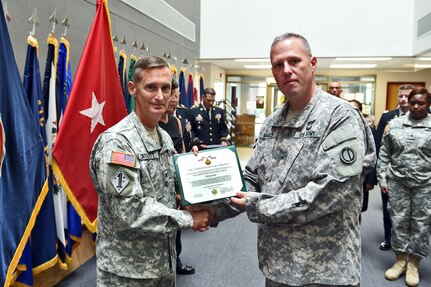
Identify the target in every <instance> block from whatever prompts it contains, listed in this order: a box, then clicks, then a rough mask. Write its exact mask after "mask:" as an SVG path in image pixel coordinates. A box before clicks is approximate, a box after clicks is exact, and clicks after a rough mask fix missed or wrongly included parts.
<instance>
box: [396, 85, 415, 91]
mask: <svg viewBox="0 0 431 287" xmlns="http://www.w3.org/2000/svg"><path fill="white" fill-rule="evenodd" d="M414 88H415V86H413V85H410V84H404V85H401V86H399V88H398V92H399V91H405V90H413V89H414Z"/></svg>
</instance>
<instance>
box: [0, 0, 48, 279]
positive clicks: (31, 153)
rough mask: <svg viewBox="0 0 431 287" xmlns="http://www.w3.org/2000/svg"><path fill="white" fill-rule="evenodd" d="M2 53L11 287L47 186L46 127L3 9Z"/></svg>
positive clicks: (1, 184) (2, 161) (5, 244)
mask: <svg viewBox="0 0 431 287" xmlns="http://www.w3.org/2000/svg"><path fill="white" fill-rule="evenodd" d="M0 4H1V6H3V4H2V3H1V0H0ZM0 50H1V53H0V81H1V83H2V84H1V85H0V196H1V199H0V202H1V204H0V236H1V238H2V243H1V252H0V282H2V284H3V286H9V285H10V284H11V283H12V282H13V280H14V279H15V278H16V276H17V273H16V270H17V266H18V261H19V259H20V258H21V255H22V253H23V250H24V247H25V245H26V244H27V242H28V239H29V237H30V233H31V231H32V229H33V226H34V223H35V218H36V216H37V214H38V212H39V210H40V208H41V205H42V202H43V201H44V199H45V196H46V192H47V182H46V167H45V155H44V143H43V140H42V137H41V135H40V126H39V125H38V124H36V123H35V118H34V116H33V113H32V111H31V109H30V105H29V103H28V101H27V99H26V94H25V91H24V87H23V84H22V82H21V78H20V75H19V72H18V67H17V65H16V62H15V56H14V54H13V49H12V45H11V42H10V37H9V31H8V29H7V26H6V22H5V17H4V12H3V9H0ZM17 219H19V220H17Z"/></svg>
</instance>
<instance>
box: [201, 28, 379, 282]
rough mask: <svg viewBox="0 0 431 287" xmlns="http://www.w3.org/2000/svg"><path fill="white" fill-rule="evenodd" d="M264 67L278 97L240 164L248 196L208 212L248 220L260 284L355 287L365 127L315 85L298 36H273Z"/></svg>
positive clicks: (368, 154)
mask: <svg viewBox="0 0 431 287" xmlns="http://www.w3.org/2000/svg"><path fill="white" fill-rule="evenodd" d="M271 64H272V72H273V75H274V78H275V80H276V82H277V85H278V87H279V88H280V90H281V91H282V92H283V94H284V95H286V97H287V99H288V102H287V103H286V104H285V105H284V106H283V107H281V108H280V109H278V110H277V111H275V112H274V113H273V114H272V115H271V116H269V117H268V118H267V119H266V120H265V122H264V123H263V125H262V129H261V131H260V134H259V138H258V140H257V143H256V147H255V150H254V153H253V156H252V157H251V159H250V161H249V162H248V163H247V165H246V168H245V180H246V183H247V186H248V192H238V193H237V196H238V197H239V198H231V201H232V202H231V203H230V204H226V203H216V204H213V205H211V206H209V207H208V210H210V212H211V213H212V215H213V216H214V218H215V221H220V220H223V219H225V218H228V217H232V216H235V215H236V214H238V213H239V212H241V211H244V210H245V211H246V212H247V215H248V217H249V219H250V220H251V221H252V222H256V223H258V257H259V267H260V269H261V270H262V272H263V274H264V276H265V277H266V286H316V285H318V286H338V285H342V286H357V285H359V284H360V265H361V264H360V256H361V250H360V234H359V213H360V210H361V206H362V181H363V179H364V175H365V174H366V172H367V171H369V170H371V169H372V168H373V167H374V165H375V162H376V156H375V145H374V142H373V138H372V134H371V131H370V129H369V128H368V125H367V123H366V122H365V119H364V118H363V117H362V116H361V115H360V113H359V111H357V110H355V109H354V108H353V107H351V106H350V105H349V103H348V102H347V101H344V100H341V99H339V98H337V97H334V96H332V95H329V94H328V93H326V92H323V91H322V90H321V89H320V88H319V87H317V85H316V83H315V80H314V72H315V70H316V66H317V59H316V58H315V57H313V56H312V54H311V50H310V47H309V45H308V42H307V40H306V39H305V38H303V37H302V36H300V35H297V34H291V33H288V34H283V35H280V36H278V37H277V38H275V40H274V42H273V45H272V47H271ZM211 207H212V209H211Z"/></svg>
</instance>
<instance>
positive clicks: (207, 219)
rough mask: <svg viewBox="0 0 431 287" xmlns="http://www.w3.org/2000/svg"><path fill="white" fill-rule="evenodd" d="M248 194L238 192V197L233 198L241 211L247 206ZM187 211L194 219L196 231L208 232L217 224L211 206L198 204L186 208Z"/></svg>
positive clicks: (232, 200)
mask: <svg viewBox="0 0 431 287" xmlns="http://www.w3.org/2000/svg"><path fill="white" fill-rule="evenodd" d="M246 195H247V193H246V192H237V193H236V197H231V198H230V201H231V203H233V204H235V205H236V206H237V207H239V208H241V209H245V204H246V199H245V197H246ZM184 209H185V210H187V211H188V212H190V214H191V215H192V217H193V226H192V229H193V230H194V231H200V232H202V231H207V230H208V229H209V227H210V225H212V224H214V223H215V219H214V217H215V209H214V206H213V205H211V204H197V205H190V206H186V207H184Z"/></svg>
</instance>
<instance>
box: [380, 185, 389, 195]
mask: <svg viewBox="0 0 431 287" xmlns="http://www.w3.org/2000/svg"><path fill="white" fill-rule="evenodd" d="M380 190H381V191H382V192H383V193H384V194H389V189H388V187H387V186H381V187H380Z"/></svg>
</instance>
